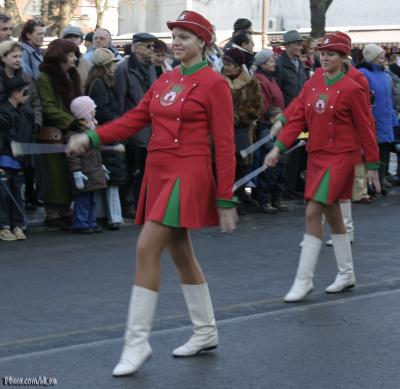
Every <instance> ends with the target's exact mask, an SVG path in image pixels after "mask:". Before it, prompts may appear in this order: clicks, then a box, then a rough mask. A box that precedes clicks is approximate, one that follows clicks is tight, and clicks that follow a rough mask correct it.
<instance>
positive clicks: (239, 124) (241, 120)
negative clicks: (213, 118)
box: [225, 71, 263, 164]
mask: <svg viewBox="0 0 400 389" xmlns="http://www.w3.org/2000/svg"><path fill="white" fill-rule="evenodd" d="M225 79H226V81H227V82H228V84H229V86H230V88H231V91H232V97H233V110H234V119H235V143H236V151H237V152H239V151H240V150H242V149H244V148H246V147H247V146H249V145H251V144H253V142H254V138H255V134H254V129H255V127H256V120H257V119H258V117H259V115H260V112H261V107H262V103H263V97H262V94H261V88H260V84H259V83H258V81H257V80H256V79H255V78H254V77H253V76H251V75H249V74H248V73H246V72H245V71H242V72H241V73H240V75H239V77H237V78H235V79H234V80H231V79H229V78H227V77H225ZM251 160H252V159H251V158H247V159H246V160H245V161H243V159H242V158H241V157H238V159H237V162H238V163H239V164H240V163H242V162H244V164H249V163H251Z"/></svg>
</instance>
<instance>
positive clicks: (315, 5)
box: [310, 0, 333, 38]
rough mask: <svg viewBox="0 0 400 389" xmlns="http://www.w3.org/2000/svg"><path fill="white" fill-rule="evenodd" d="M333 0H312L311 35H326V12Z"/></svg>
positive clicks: (319, 36) (315, 36) (317, 36)
mask: <svg viewBox="0 0 400 389" xmlns="http://www.w3.org/2000/svg"><path fill="white" fill-rule="evenodd" d="M332 2H333V0H310V10H311V36H312V37H313V38H321V37H322V36H324V35H325V22H326V12H327V11H328V8H329V6H330V5H331V4H332Z"/></svg>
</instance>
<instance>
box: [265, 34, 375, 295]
mask: <svg viewBox="0 0 400 389" xmlns="http://www.w3.org/2000/svg"><path fill="white" fill-rule="evenodd" d="M349 41H350V40H349V38H348V39H347V38H345V37H344V36H343V34H334V33H333V34H327V35H326V36H325V37H324V38H323V40H322V43H321V44H320V45H319V50H320V52H321V63H322V66H323V67H324V69H325V70H326V73H325V74H322V75H317V76H314V77H312V78H311V79H310V80H309V81H308V82H307V83H306V84H305V86H304V88H303V90H302V92H301V93H300V95H299V97H298V100H297V103H296V109H295V110H294V112H293V113H292V114H291V116H290V118H289V122H288V123H287V125H286V126H285V127H284V129H283V131H282V133H281V134H280V135H279V137H278V140H277V142H276V147H275V148H274V149H273V150H272V151H271V152H270V153H269V155H267V157H266V162H265V163H266V164H267V165H272V164H274V163H275V162H276V158H277V157H278V156H279V151H280V152H284V151H285V150H286V149H288V148H290V147H291V145H292V144H293V143H294V142H295V140H296V138H297V136H298V134H299V133H300V132H301V131H302V130H303V129H304V128H308V131H309V138H308V143H307V151H308V161H307V177H306V190H305V198H306V199H307V200H309V202H308V204H307V208H306V233H305V235H304V240H303V247H302V252H301V255H300V261H299V267H298V270H297V274H296V278H295V282H294V284H293V286H292V288H291V290H290V291H289V293H287V295H286V296H285V301H286V302H295V301H301V300H302V299H304V297H305V296H306V295H307V294H308V293H310V292H311V291H312V289H313V282H312V278H313V274H314V269H315V266H316V263H317V260H318V256H319V252H320V249H321V238H322V226H321V217H322V214H325V216H326V218H327V221H328V224H329V226H330V228H331V232H332V240H333V246H334V252H335V256H336V261H337V263H338V267H339V272H338V274H337V276H336V279H335V282H334V283H333V284H332V285H331V286H330V287H328V290H327V291H328V292H330V291H332V292H339V291H342V290H344V289H345V288H349V287H353V286H354V284H355V279H354V271H353V261H352V254H351V246H350V240H349V237H348V235H347V234H346V230H345V227H344V224H343V220H342V219H341V214H340V208H339V205H338V200H339V199H347V198H350V197H351V189H352V184H353V177H354V165H355V163H356V154H357V152H358V150H359V148H360V145H361V147H362V150H363V152H364V157H365V160H366V162H367V167H368V169H370V173H369V174H370V179H371V180H372V181H373V182H374V184H375V185H376V186H377V187H378V188H379V182H378V180H377V175H376V169H378V168H379V153H378V147H377V144H376V140H375V134H374V129H373V127H372V123H371V119H370V114H369V112H370V111H369V105H368V104H367V98H368V97H367V96H366V94H365V91H364V89H363V87H362V86H360V85H359V84H357V83H356V82H355V81H354V80H352V79H351V78H350V77H348V76H347V75H345V74H344V72H343V71H340V70H341V69H342V64H341V61H344V60H345V58H346V56H347V55H348V54H349V52H350V45H349ZM328 76H331V78H328ZM372 170H374V171H373V172H372ZM331 287H332V288H331Z"/></svg>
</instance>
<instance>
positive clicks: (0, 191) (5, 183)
mask: <svg viewBox="0 0 400 389" xmlns="http://www.w3.org/2000/svg"><path fill="white" fill-rule="evenodd" d="M0 169H1V170H3V171H4V173H0V180H1V183H0V228H5V227H6V228H11V229H13V228H15V227H20V228H25V226H26V215H25V212H24V200H23V196H22V191H23V186H24V183H25V178H24V171H23V170H20V169H7V168H0ZM6 188H7V189H8V190H7V189H6ZM11 196H12V197H11ZM15 202H16V203H17V204H18V207H17V205H16V204H15Z"/></svg>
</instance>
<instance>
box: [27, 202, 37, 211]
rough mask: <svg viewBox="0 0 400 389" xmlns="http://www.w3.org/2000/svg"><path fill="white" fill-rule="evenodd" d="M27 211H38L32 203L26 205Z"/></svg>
mask: <svg viewBox="0 0 400 389" xmlns="http://www.w3.org/2000/svg"><path fill="white" fill-rule="evenodd" d="M25 210H26V211H36V210H37V206H36V205H34V204H32V203H25Z"/></svg>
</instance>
